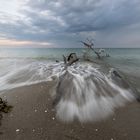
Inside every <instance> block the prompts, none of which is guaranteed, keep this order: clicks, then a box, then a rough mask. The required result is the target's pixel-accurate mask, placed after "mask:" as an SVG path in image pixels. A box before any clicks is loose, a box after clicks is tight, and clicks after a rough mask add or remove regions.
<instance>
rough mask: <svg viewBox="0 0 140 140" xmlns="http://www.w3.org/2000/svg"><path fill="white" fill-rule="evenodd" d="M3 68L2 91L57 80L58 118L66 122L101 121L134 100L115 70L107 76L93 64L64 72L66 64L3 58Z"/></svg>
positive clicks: (0, 75)
mask: <svg viewBox="0 0 140 140" xmlns="http://www.w3.org/2000/svg"><path fill="white" fill-rule="evenodd" d="M0 68H1V70H0V82H1V88H0V91H1V92H2V91H4V90H10V89H12V88H16V87H21V86H25V85H32V84H35V83H40V82H45V81H52V80H53V79H54V77H55V79H56V81H57V82H56V85H55V86H54V87H53V88H52V93H51V95H52V98H53V105H54V107H55V109H56V116H57V118H58V119H60V120H62V121H65V122H70V121H73V120H75V119H78V120H79V121H81V122H85V121H97V120H101V119H104V118H106V117H107V116H109V115H110V114H112V113H113V112H114V109H115V108H117V107H119V106H123V105H125V103H127V102H128V101H129V102H130V101H133V100H134V99H135V97H134V95H133V90H132V89H131V87H130V86H129V84H128V83H127V82H126V81H125V79H124V78H123V77H122V76H120V75H119V74H118V73H117V72H116V71H115V70H114V69H111V70H110V71H109V72H108V74H107V73H105V72H103V71H104V70H102V69H103V67H102V66H100V65H97V64H93V63H87V62H78V63H76V64H74V65H72V66H70V67H68V68H67V69H65V65H64V63H63V62H59V63H56V62H52V61H37V60H36V61H34V60H27V59H25V60H24V59H23V60H17V59H16V60H11V59H7V60H6V61H5V60H3V59H1V60H0Z"/></svg>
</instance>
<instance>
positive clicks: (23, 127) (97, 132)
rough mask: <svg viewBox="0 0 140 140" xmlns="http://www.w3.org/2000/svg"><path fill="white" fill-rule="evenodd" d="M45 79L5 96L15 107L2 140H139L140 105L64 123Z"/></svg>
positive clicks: (2, 128) (0, 128) (1, 129)
mask: <svg viewBox="0 0 140 140" xmlns="http://www.w3.org/2000/svg"><path fill="white" fill-rule="evenodd" d="M51 86H53V85H52V83H51V82H45V83H40V84H35V85H31V86H25V87H19V88H16V89H12V90H9V91H6V92H5V93H4V94H2V95H1V97H2V98H3V99H6V100H7V101H8V103H9V104H10V105H13V107H14V108H13V110H12V111H11V112H10V113H8V114H4V117H3V119H2V125H1V126H0V132H1V134H0V140H85V139H87V140H93V139H95V140H139V139H140V133H139V130H140V120H139V118H140V104H139V103H137V102H133V103H131V104H127V105H126V106H125V107H122V108H119V109H118V110H116V111H115V113H114V115H112V116H110V117H109V118H107V119H105V120H103V121H99V122H93V123H91V122H90V123H80V122H78V121H75V122H73V123H64V122H61V121H59V120H57V119H56V117H55V110H54V108H53V106H52V98H51V97H50V94H51V93H50V92H51V91H50V89H51Z"/></svg>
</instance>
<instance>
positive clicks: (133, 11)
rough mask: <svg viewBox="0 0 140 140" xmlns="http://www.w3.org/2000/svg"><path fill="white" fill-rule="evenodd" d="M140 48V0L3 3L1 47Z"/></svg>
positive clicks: (16, 0)
mask: <svg viewBox="0 0 140 140" xmlns="http://www.w3.org/2000/svg"><path fill="white" fill-rule="evenodd" d="M87 38H89V39H94V44H95V47H97V48H124V47H126V48H135V47H138V48H140V0H10V1H6V0H0V47H48V48H50V47H51V48H79V47H82V44H81V43H80V41H81V40H82V41H86V39H87Z"/></svg>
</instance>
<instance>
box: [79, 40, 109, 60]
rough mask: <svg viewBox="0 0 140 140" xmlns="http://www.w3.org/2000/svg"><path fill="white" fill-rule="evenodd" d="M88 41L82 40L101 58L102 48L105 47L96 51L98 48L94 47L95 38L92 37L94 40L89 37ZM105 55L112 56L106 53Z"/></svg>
mask: <svg viewBox="0 0 140 140" xmlns="http://www.w3.org/2000/svg"><path fill="white" fill-rule="evenodd" d="M87 41H88V42H84V41H80V42H81V43H83V44H84V46H85V47H87V48H89V49H90V50H92V51H93V52H94V53H95V54H96V55H97V57H98V59H101V57H102V56H101V54H102V50H103V49H99V51H96V50H95V49H94V43H93V39H92V40H89V39H87ZM104 52H105V50H104ZM105 56H106V57H110V56H109V54H106V55H105Z"/></svg>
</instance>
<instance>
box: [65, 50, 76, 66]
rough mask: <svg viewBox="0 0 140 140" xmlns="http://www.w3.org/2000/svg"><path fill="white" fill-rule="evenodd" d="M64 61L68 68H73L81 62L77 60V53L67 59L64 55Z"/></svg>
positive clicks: (71, 54)
mask: <svg viewBox="0 0 140 140" xmlns="http://www.w3.org/2000/svg"><path fill="white" fill-rule="evenodd" d="M63 60H64V64H65V66H66V67H67V66H71V65H72V64H73V63H75V62H77V61H78V60H79V58H77V55H76V53H70V54H69V56H68V57H67V58H66V57H65V56H64V55H63Z"/></svg>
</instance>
